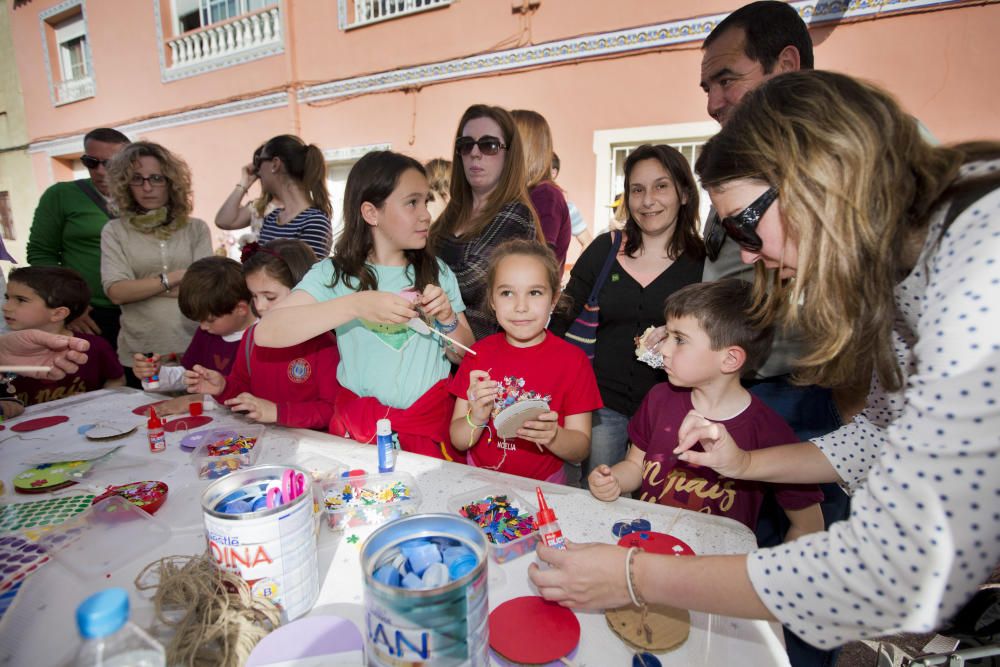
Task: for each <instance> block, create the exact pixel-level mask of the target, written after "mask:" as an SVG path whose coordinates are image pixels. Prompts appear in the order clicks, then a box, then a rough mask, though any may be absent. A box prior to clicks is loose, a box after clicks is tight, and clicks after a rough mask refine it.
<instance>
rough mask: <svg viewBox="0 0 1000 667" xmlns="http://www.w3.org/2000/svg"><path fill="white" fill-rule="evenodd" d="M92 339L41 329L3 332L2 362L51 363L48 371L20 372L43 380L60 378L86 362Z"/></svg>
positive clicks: (4, 363) (73, 371) (72, 372)
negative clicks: (87, 339)
mask: <svg viewBox="0 0 1000 667" xmlns="http://www.w3.org/2000/svg"><path fill="white" fill-rule="evenodd" d="M89 349H90V343H89V342H88V341H86V340H84V339H83V338H73V337H72V336H60V335H59V334H53V333H48V332H46V331H41V330H40V329H26V330H24V331H12V332H10V333H6V334H3V335H2V336H0V365H5V366H51V367H52V368H51V370H49V371H47V372H30V373H21V375H25V376H27V377H34V378H41V379H43V380H61V379H63V378H64V377H66V376H67V375H72V374H74V373H76V372H77V371H78V370H80V366H81V365H83V364H85V363H87V350H89Z"/></svg>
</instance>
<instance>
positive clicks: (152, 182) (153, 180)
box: [128, 174, 167, 188]
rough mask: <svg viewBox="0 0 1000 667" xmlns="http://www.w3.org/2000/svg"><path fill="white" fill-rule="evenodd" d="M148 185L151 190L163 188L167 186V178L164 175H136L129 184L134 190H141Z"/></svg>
mask: <svg viewBox="0 0 1000 667" xmlns="http://www.w3.org/2000/svg"><path fill="white" fill-rule="evenodd" d="M146 183H149V187H151V188H162V187H163V186H164V185H166V184H167V177H166V176H164V175H163V174H150V175H149V176H140V175H139V174H135V175H134V176H132V178H131V179H130V180H129V182H128V184H129V185H131V186H132V187H133V188H141V187H143V186H144V185H146Z"/></svg>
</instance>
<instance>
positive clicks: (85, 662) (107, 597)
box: [74, 588, 167, 667]
mask: <svg viewBox="0 0 1000 667" xmlns="http://www.w3.org/2000/svg"><path fill="white" fill-rule="evenodd" d="M128 618H129V603H128V593H126V592H125V589H124V588H108V589H106V590H103V591H101V592H100V593H94V594H93V595H91V596H90V597H89V598H87V599H86V600H84V601H83V602H82V603H81V604H80V606H79V607H77V608H76V627H77V629H79V631H80V636H81V637H82V638H83V645H82V646H81V647H80V650H79V651H78V652H77V654H76V661H75V662H74V665H75V666H76V667H163V666H164V665H166V663H167V659H166V655H165V653H164V651H163V646H162V645H161V644H160V643H159V642H158V641H156V640H155V639H153V638H152V637H150V636H149V635H148V634H147V633H146V631H145V630H143V629H142V628H140V627H139V626H137V625H135V624H134V623H130V622H129V620H128Z"/></svg>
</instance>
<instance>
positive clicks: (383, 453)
mask: <svg viewBox="0 0 1000 667" xmlns="http://www.w3.org/2000/svg"><path fill="white" fill-rule="evenodd" d="M375 443H376V444H377V445H378V471H379V472H392V471H394V470H395V469H396V443H395V442H394V441H393V439H392V424H391V423H390V421H389V420H388V419H379V420H378V421H377V422H375Z"/></svg>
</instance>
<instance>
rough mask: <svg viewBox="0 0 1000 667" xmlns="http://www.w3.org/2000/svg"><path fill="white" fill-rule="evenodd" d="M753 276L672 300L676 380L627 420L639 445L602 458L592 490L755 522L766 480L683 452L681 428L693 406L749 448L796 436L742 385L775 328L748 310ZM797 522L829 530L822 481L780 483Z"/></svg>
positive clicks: (698, 287) (669, 359)
mask: <svg viewBox="0 0 1000 667" xmlns="http://www.w3.org/2000/svg"><path fill="white" fill-rule="evenodd" d="M752 305H753V296H752V293H751V285H750V284H749V283H746V282H744V281H742V280H736V279H730V280H721V281H718V282H714V283H698V284H695V285H688V286H687V287H684V288H683V289H680V290H677V291H676V292H674V293H673V294H672V295H670V297H669V298H668V299H667V303H666V312H665V319H666V321H667V338H666V339H664V341H663V342H662V343H661V344H660V347H659V353H660V354H661V355H662V356H663V364H664V370H666V372H667V378H668V380H669V382H664V383H662V384H658V385H656V386H655V387H653V388H652V389H651V390H650V392H649V393H648V394H647V395H646V398H645V400H644V401H643V403H642V406H641V407H640V408H639V411H638V412H637V413H636V414H635V416H634V417H632V419H631V420H630V421H629V425H628V434H629V440H630V442H631V446H630V447H629V451H628V454H627V455H626V457H625V460H624V461H621V462H620V463H617V464H615V465H613V466H610V467H609V466H606V465H602V466H598V467H597V468H596V469H595V470H594V471H593V472H592V473H591V474H590V477H589V479H588V481H589V485H590V492H591V493H592V494H593V495H594V497H596V498H598V499H599V500H605V501H611V500H614V499H615V498H617V497H618V496H619V495H621V494H622V493H623V492H625V493H627V492H631V491H636V490H640V494H639V499H640V500H645V501H648V502H653V503H660V504H664V505H674V506H677V507H683V508H685V509H690V510H694V511H698V512H706V513H708V514H717V515H720V516H725V517H729V518H731V519H735V520H737V521H740V522H741V523H743V524H745V525H746V526H748V527H749V528H750V529H751V530H753V529H754V528H755V527H756V525H757V516H758V514H759V513H760V507H761V503H762V502H763V500H764V492H765V491H766V485H764V484H762V483H760V482H752V481H746V480H737V479H730V478H728V477H723V476H721V475H719V474H717V473H716V472H715V471H713V470H711V469H709V468H701V467H697V466H694V465H690V464H688V463H685V462H684V461H680V460H678V458H677V456H676V455H675V454H674V453H673V451H674V448H676V447H677V432H678V430H679V429H680V427H681V423H682V422H683V421H684V418H685V417H686V416H687V415H688V413H689V412H691V411H692V410H693V411H695V412H697V413H698V414H700V415H701V416H703V417H705V418H707V419H710V420H713V421H718V422H720V423H723V424H725V426H726V429H727V430H728V431H729V433H730V434H732V436H733V439H734V440H735V441H736V443H737V444H738V445H739V446H740V447H741V448H742V449H746V450H753V449H762V448H764V447H773V446H775V445H784V444H788V443H790V442H797V441H798V438H796V437H795V433H794V432H793V431H792V429H791V427H789V426H788V424H786V423H785V422H784V420H782V419H781V417H779V416H778V415H777V413H775V412H774V411H772V410H771V409H770V408H769V407H767V406H766V405H765V404H764V403H763V402H761V400H760V399H758V398H757V397H755V396H753V395H752V394H751V393H750V392H749V391H747V390H746V389H745V388H744V387H743V386H742V385H741V384H740V376H741V375H744V374H748V373H751V372H753V370H754V369H755V368H757V366H758V364H760V362H761V361H763V360H764V359H766V358H767V353H768V351H769V349H770V347H771V340H772V338H773V329H772V328H771V327H766V328H761V327H755V326H754V323H753V321H752V320H751V318H750V317H749V316H748V313H749V311H750V308H751V307H752ZM772 486H773V489H774V492H775V496H776V498H777V500H778V504H779V505H781V507H782V509H784V511H785V514H787V515H788V519H789V521H790V522H791V528H789V530H788V534H787V535H786V540H792V539H795V538H796V537H799V536H801V535H805V534H806V533H811V532H814V531H818V530H822V529H823V515H822V513H821V512H820V508H819V502H820V501H821V500H822V499H823V494H822V492H821V491H820V490H819V487H817V486H815V485H791V484H775V485H772Z"/></svg>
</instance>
